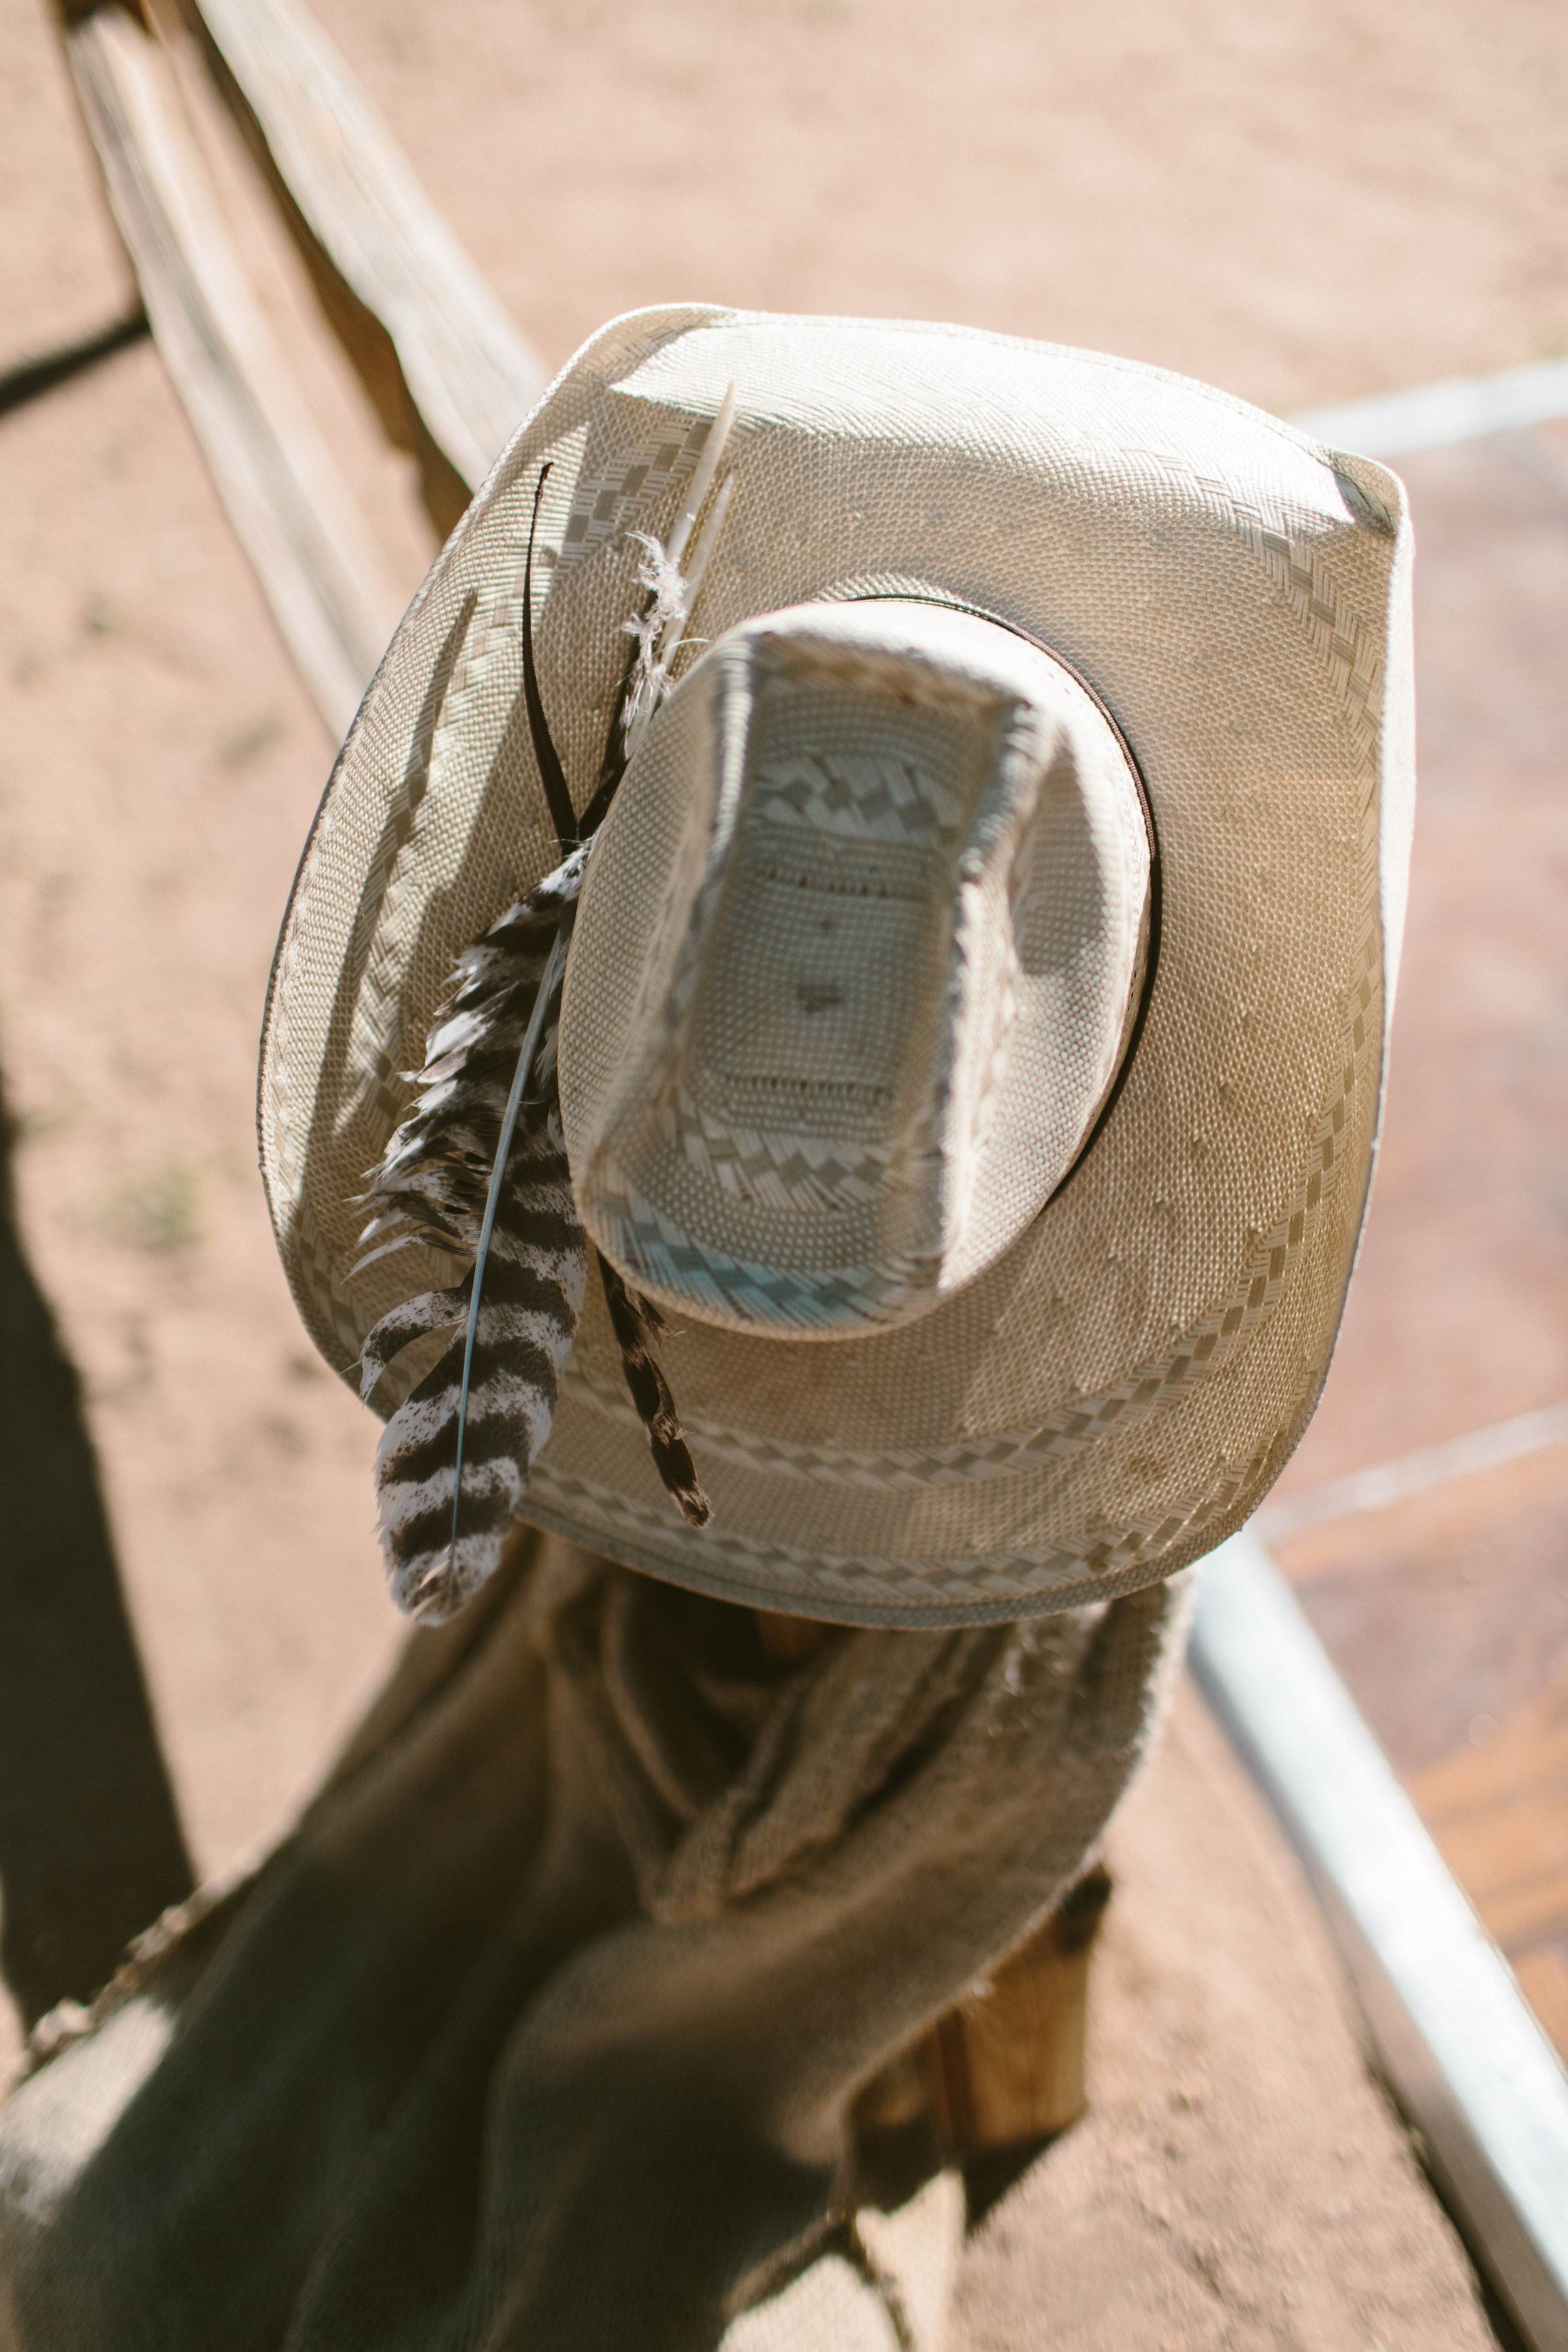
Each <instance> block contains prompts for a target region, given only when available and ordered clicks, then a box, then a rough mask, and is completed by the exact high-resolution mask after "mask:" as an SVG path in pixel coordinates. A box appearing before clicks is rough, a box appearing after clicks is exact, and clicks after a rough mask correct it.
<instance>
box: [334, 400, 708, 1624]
mask: <svg viewBox="0 0 1568 2352" xmlns="http://www.w3.org/2000/svg"><path fill="white" fill-rule="evenodd" d="M734 413H735V392H734V386H733V385H731V387H730V390H729V392H728V393H727V394H726V395H725V398H724V401H723V403H722V404H721V409H720V412H719V415H718V416H717V418H716V419H715V424H714V429H713V431H712V433H711V435H710V445H709V446H708V448H707V449H706V451H705V453H704V457H703V459H702V461H701V463H700V466H699V467H698V471H697V474H696V476H695V478H694V479H693V482H692V484H691V486H690V489H689V494H688V499H687V503H686V505H685V507H684V509H683V510H682V513H681V515H680V517H679V520H678V523H677V526H676V530H674V532H673V533H672V534H671V540H670V545H669V548H668V551H667V550H666V549H664V548H661V547H659V546H658V545H657V544H656V543H655V542H653V541H648V542H647V553H648V563H647V566H646V567H645V568H644V571H643V572H642V575H641V576H642V583H643V586H644V588H645V591H646V602H645V604H644V609H643V612H642V614H640V616H639V617H638V619H637V620H636V621H634V622H632V623H630V624H629V625H628V627H629V631H630V634H631V635H632V637H633V639H634V645H633V648H632V654H631V657H630V659H629V660H628V663H627V666H626V676H625V677H624V679H623V682H622V688H621V694H620V697H619V698H618V701H617V707H616V716H615V719H613V721H612V724H611V728H610V732H609V737H608V740H607V741H606V744H605V759H604V762H603V766H602V769H601V772H600V776H599V780H598V784H597V787H596V789H595V793H594V794H593V797H592V800H591V802H590V804H589V806H588V807H587V808H586V809H585V810H584V814H583V817H582V818H581V819H580V820H579V819H578V818H576V817H575V816H574V813H573V806H572V798H571V793H570V791H569V789H568V786H567V782H566V778H565V775H564V772H563V769H562V765H561V761H560V758H559V755H558V754H557V752H556V750H555V746H554V744H553V742H552V740H551V736H550V729H549V726H548V724H547V722H546V719H545V715H544V708H543V704H542V699H541V697H540V691H539V681H538V676H537V671H536V667H535V663H534V648H533V627H532V588H533V544H534V535H535V533H536V531H537V530H538V524H539V509H540V501H541V499H542V496H543V491H544V485H545V481H546V479H547V478H548V475H549V472H550V468H549V467H548V466H546V467H543V468H542V471H541V473H540V477H539V481H538V485H537V487H536V488H535V491H534V500H533V522H532V526H531V529H530V532H529V540H528V554H527V561H526V564H525V568H524V574H523V596H522V656H523V697H524V700H525V703H526V706H527V710H528V719H529V729H530V732H531V737H532V740H533V748H534V755H535V759H536V761H537V764H538V768H539V773H540V781H541V783H542V788H543V792H544V797H545V801H546V803H547V805H548V807H549V809H550V813H551V817H552V822H553V823H554V825H555V828H556V832H557V835H558V836H559V839H560V842H561V846H562V850H563V853H564V855H563V862H562V864H561V865H560V866H557V867H556V869H555V871H554V872H553V873H552V874H550V875H547V876H546V877H545V878H544V880H543V881H542V882H540V883H538V884H536V885H535V887H533V889H531V891H529V892H528V894H527V896H526V897H525V898H521V899H520V900H519V901H518V903H517V905H516V906H515V907H512V908H510V909H509V911H508V912H507V913H506V914H504V915H503V916H502V917H501V919H500V921H499V922H498V923H496V924H494V925H493V926H492V927H491V929H489V931H488V932H487V933H486V935H485V937H484V938H483V939H482V940H480V941H479V943H478V945H477V946H475V947H471V948H468V949H467V950H465V952H464V953H463V954H462V955H461V956H460V957H459V958H458V970H457V974H456V980H455V985H454V988H453V991H452V993H451V995H450V996H449V998H448V999H447V1003H446V1004H445V1005H444V1006H443V1008H442V1010H441V1013H440V1015H439V1017H438V1019H437V1023H436V1025H435V1027H434V1028H433V1029H432V1030H431V1032H430V1034H429V1036H428V1038H427V1039H426V1053H425V1066H424V1068H423V1070H422V1071H421V1072H420V1073H419V1076H418V1080H417V1084H418V1087H419V1097H418V1100H417V1102H416V1105H415V1108H413V1109H412V1110H411V1111H410V1112H409V1114H408V1116H407V1117H406V1118H405V1119H404V1120H403V1122H402V1124H401V1125H400V1126H399V1127H398V1129H397V1130H396V1132H395V1134H394V1136H393V1137H392V1139H391V1141H390V1142H389V1143H388V1145H387V1148H386V1151H385V1153H384V1157H383V1159H382V1161H381V1164H380V1166H379V1167H378V1168H377V1169H376V1170H375V1171H374V1174H373V1175H372V1177H371V1180H370V1184H369V1188H368V1191H367V1192H366V1194H365V1201H366V1204H367V1205H369V1206H370V1207H372V1208H373V1210H374V1214H373V1216H372V1217H371V1220H370V1222H369V1223H368V1224H367V1225H366V1227H365V1229H364V1232H363V1234H362V1235H361V1242H362V1244H363V1245H364V1246H365V1255H363V1257H362V1258H361V1259H360V1262H359V1263H360V1266H361V1267H362V1268H363V1267H364V1266H366V1265H372V1264H374V1262H375V1260H376V1259H378V1258H381V1257H384V1256H386V1255H390V1254H391V1253H392V1252H393V1251H395V1250H400V1249H404V1248H406V1247H407V1246H408V1245H409V1244H411V1243H414V1242H426V1243H434V1244H436V1245H437V1247H439V1248H441V1249H445V1250H448V1251H451V1252H453V1253H454V1254H456V1255H465V1256H468V1257H469V1258H471V1259H472V1261H473V1263H472V1265H471V1267H470V1270H469V1272H468V1276H467V1277H466V1279H465V1280H464V1281H463V1282H462V1283H461V1284H460V1285H459V1286H458V1287H456V1288H454V1289H442V1290H431V1291H426V1292H425V1293H423V1294H422V1295H421V1296H420V1297H416V1298H410V1299H407V1300H405V1302H404V1304H403V1305H402V1306H400V1307H394V1308H393V1309H392V1310H391V1312H390V1313H389V1314H386V1315H384V1316H383V1317H382V1318H381V1320H380V1321H379V1322H378V1323H377V1324H376V1326H375V1328H374V1330H373V1331H371V1333H370V1334H369V1336H368V1337H367V1339H365V1342H364V1345H363V1349H362V1350H361V1355H360V1370H361V1376H362V1378H361V1387H362V1392H363V1395H365V1396H366V1397H368V1396H370V1394H371V1393H372V1391H374V1388H375V1387H376V1385H377V1383H378V1381H380V1380H381V1379H382V1377H383V1375H384V1372H385V1371H386V1370H387V1368H388V1366H389V1365H390V1364H391V1363H392V1362H393V1360H394V1359H395V1357H397V1356H399V1355H401V1354H402V1352H403V1351H404V1349H405V1348H407V1347H409V1346H410V1345H411V1344H412V1343H413V1342H414V1341H415V1340H416V1339H425V1338H426V1337H428V1336H429V1335H431V1334H433V1333H439V1332H443V1331H446V1332H449V1333H450V1335H451V1336H450V1337H449V1339H448V1340H447V1345H446V1346H445V1347H444V1348H443V1349H442V1351H441V1354H440V1356H439V1358H438V1359H437V1362H436V1363H435V1364H434V1365H433V1367H432V1368H431V1370H429V1371H427V1372H426V1375H425V1377H424V1378H423V1380H421V1381H419V1382H418V1384H417V1386H416V1388H414V1389H413V1390H412V1391H411V1392H410V1393H409V1395H408V1396H407V1397H406V1398H405V1400H404V1402H403V1403H402V1404H401V1405H399V1407H398V1408H397V1410H396V1412H395V1413H394V1414H393V1416H392V1418H391V1420H390V1421H389V1422H388V1423H387V1425H386V1429H385V1433H384V1435H383V1438H382V1442H381V1447H380V1450H379V1452H378V1453H377V1455H376V1486H377V1493H378V1496H379V1502H380V1519H381V1536H382V1544H383V1548H384V1551H385V1554H386V1561H387V1570H388V1573H389V1575H390V1577H391V1580H392V1589H393V1593H394V1596H395V1599H396V1601H398V1603H399V1605H400V1606H401V1607H402V1608H404V1609H405V1610H407V1611H408V1612H410V1614H411V1615H414V1616H416V1617H422V1618H425V1619H426V1620H427V1621H430V1622H438V1621H439V1620H440V1619H442V1618H444V1617H447V1616H449V1615H450V1614H451V1613H452V1612H453V1611H454V1610H455V1609H458V1608H459V1607H460V1606H461V1605H462V1603H463V1601H466V1600H467V1599H468V1595H469V1594H470V1593H471V1592H473V1591H475V1590H476V1589H477V1588H478V1587H479V1585H480V1584H482V1583H483V1582H484V1580H485V1579H486V1578H487V1577H488V1576H489V1574H490V1573H491V1572H492V1570H494V1569H495V1568H496V1567H498V1566H499V1564H500V1558H501V1554H502V1552H503V1551H504V1550H505V1548H506V1544H507V1541H508V1539H509V1538H510V1533H511V1528H512V1524H513V1521H514V1520H515V1518H516V1517H517V1516H518V1513H519V1509H520V1507H521V1502H522V1499H523V1497H524V1496H525V1495H526V1494H527V1491H528V1482H529V1476H530V1474H531V1469H532V1466H533V1464H534V1462H535V1461H536V1460H537V1458H538V1455H539V1454H540V1452H541V1450H542V1447H543V1445H544V1444H545V1442H546V1440H547V1439H548V1437H549V1435H550V1432H551V1427H552V1423H553V1421H554V1417H555V1406H556V1401H557V1399H558V1397H559V1394H560V1389H561V1379H562V1375H563V1372H564V1370H565V1368H566V1363H567V1360H568V1358H569V1357H570V1355H571V1352H572V1346H573V1342H574V1339H575V1338H576V1335H577V1324H578V1320H579V1318H580V1317H581V1315H582V1312H583V1301H584V1292H585V1289H586V1286H587V1267H588V1243H587V1237H586V1235H585V1234H584V1230H583V1224H582V1220H581V1219H580V1217H579V1216H578V1213H577V1207H576V1202H575V1201H574V1197H573V1191H572V1176H571V1170H570V1168H569V1166H568V1164H567V1158H566V1144H565V1138H564V1136H563V1131H562V1126H561V1097H560V1086H559V1076H558V1063H557V1054H558V1038H559V1030H560V1018H561V992H562V984H563V978H564V974H565V962H566V945H567V941H568V940H569V938H570V936H571V929H572V923H573V919H574V914H575V911H576V904H577V898H578V896H579V894H580V892H581V890H582V887H583V876H584V870H585V868H586V866H587V862H588V856H589V852H590V850H591V848H592V846H593V835H595V833H596V831H597V828H598V825H599V824H600V822H601V820H602V819H603V817H604V815H605V811H606V810H607V809H608V807H609V804H610V802H611V800H612V799H613V798H614V796H615V793H616V788H617V787H618V785H619V782H620V780H621V777H622V775H623V773H624V772H625V770H626V764H627V761H628V760H629V758H630V756H631V753H632V751H634V750H635V749H636V747H637V741H638V740H640V737H641V734H642V731H643V730H644V729H645V728H646V727H647V722H648V719H650V718H651V716H652V713H653V711H654V709H656V708H657V706H658V702H659V701H660V700H661V699H662V698H663V696H664V695H665V693H667V692H668V686H669V661H670V657H671V655H672V653H673V650H674V645H675V641H676V639H677V638H678V637H679V631H680V628H681V626H682V625H683V624H684V621H685V618H686V616H687V614H689V611H690V609H691V605H692V603H693V601H694V599H695V597H696V593H697V590H698V588H699V586H700V583H701V578H702V573H703V572H704V570H705V568H706V566H707V563H708V561H709V558H710V555H711V553H712V551H713V547H714V544H715V542H716V541H717V538H718V534H719V531H720V530H721V528H722V524H723V520H724V513H725V509H726V508H727V507H728V504H729V497H730V492H731V489H732V488H733V479H732V478H731V480H729V481H726V482H725V483H724V484H723V485H722V487H721V490H720V492H719V495H718V498H717V499H716V501H715V505H714V509H713V511H712V513H711V514H710V517H709V520H708V523H707V525H706V527H705V529H704V530H703V532H702V534H701V537H700V539H699V541H698V543H697V545H696V547H695V548H694V549H693V550H692V553H691V557H690V560H689V562H688V563H687V565H686V568H685V571H684V572H682V570H681V568H680V558H681V556H682V555H683V554H684V551H685V549H686V545H687V541H688V539H689V536H690V532H691V530H692V528H693V526H694V525H695V522H696V520H697V515H698V512H699V510H700V508H701V505H702V501H703V499H704V497H705V496H706V493H707V488H708V486H709V484H710V482H711V481H712V478H713V473H714V469H715V467H717V465H718V461H719V457H720V455H721V451H722V448H723V446H724V442H725V439H726V438H727V436H728V434H729V431H730V426H731V423H732V421H733V417H734ZM579 835H583V836H584V838H582V839H579ZM514 1119H515V1126H513V1125H512V1121H513V1120H514ZM595 1255H597V1253H595ZM599 1270H600V1275H601V1277H602V1280H603V1284H604V1290H605V1301H606V1304H607V1306H608V1307H609V1313H610V1321H611V1326H612V1328H613V1329H614V1331H615V1335H616V1343H617V1345H618V1347H619V1349H620V1353H621V1364H622V1368H623V1370H624V1371H625V1374H626V1386H627V1389H628V1390H629V1391H630V1394H631V1398H632V1402H633V1403H634V1405H635V1406H636V1408H637V1413H638V1415H639V1417H640V1419H641V1421H642V1423H643V1426H644V1428H645V1429H646V1431H647V1440H648V1445H649V1448H650V1450H651V1452H652V1454H653V1460H654V1466H655V1468H656V1469H657V1471H658V1475H659V1477H660V1479H661V1480H662V1482H663V1484H664V1486H665V1487H666V1489H667V1491H668V1494H669V1495H670V1497H671V1499H672V1500H673V1501H674V1503H675V1505H676V1507H677V1508H678V1509H679V1511H680V1512H681V1514H682V1515H683V1517H685V1518H686V1519H687V1520H689V1523H690V1524H691V1525H692V1526H693V1527H704V1526H706V1524H707V1522H708V1519H709V1517H710V1508H709V1504H708V1498H707V1496H705V1495H704V1494H703V1492H702V1488H701V1486H700V1484H699V1481H698V1477H697V1472H696V1467H695V1465H694V1464H693V1462H692V1459H691V1452H690V1448H689V1446H688V1444H687V1443H686V1436H685V1433H684V1431H683V1430H682V1428H681V1426H680V1420H679V1415H678V1413H677V1412H676V1410H675V1402H674V1399H673V1398H672V1396H671V1395H670V1391H669V1384H668V1381H666V1379H665V1377H664V1374H663V1372H662V1371H661V1370H660V1369H659V1365H658V1359H657V1357H656V1356H655V1354H654V1349H653V1342H654V1338H655V1335H656V1333H657V1332H658V1330H660V1329H661V1328H662V1325H661V1322H660V1318H659V1316H658V1311H657V1309H656V1308H655V1307H653V1306H652V1305H651V1304H650V1303H649V1302H648V1301H647V1300H645V1299H642V1298H639V1297H637V1294H636V1293H635V1292H634V1291H633V1290H631V1289H630V1288H629V1286H627V1284H626V1281H625V1280H624V1279H623V1277H622V1276H621V1275H620V1274H619V1273H617V1272H616V1269H615V1267H613V1266H612V1265H610V1264H609V1262H608V1260H607V1259H605V1258H604V1257H602V1256H601V1257H600V1258H599Z"/></svg>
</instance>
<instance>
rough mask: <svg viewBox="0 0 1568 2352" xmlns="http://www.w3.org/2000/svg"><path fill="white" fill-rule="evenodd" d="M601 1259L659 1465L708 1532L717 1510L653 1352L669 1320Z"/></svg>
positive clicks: (691, 1519)
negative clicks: (705, 1489)
mask: <svg viewBox="0 0 1568 2352" xmlns="http://www.w3.org/2000/svg"><path fill="white" fill-rule="evenodd" d="M595 1256H596V1257H597V1258H598V1260H599V1277H600V1280H601V1281H602V1282H603V1284H604V1286H605V1305H606V1306H607V1307H608V1308H609V1310H610V1327H611V1328H612V1329H613V1331H614V1332H615V1335H616V1345H617V1347H618V1348H619V1349H620V1351H621V1370H623V1371H624V1372H625V1374H626V1387H627V1389H628V1390H629V1391H630V1393H631V1400H632V1402H633V1404H635V1405H636V1407H637V1415H638V1418H639V1419H640V1421H641V1422H642V1425H643V1427H644V1429H645V1430H646V1431H647V1442H648V1449H649V1451H650V1452H651V1454H652V1455H653V1466H654V1468H655V1469H656V1470H657V1471H658V1475H659V1478H660V1481H661V1482H662V1484H663V1486H664V1489H665V1492H666V1493H667V1494H668V1496H669V1498H670V1500H671V1501H672V1502H673V1503H674V1505H675V1507H676V1509H677V1510H678V1511H679V1513H680V1516H681V1517H682V1518H683V1519H685V1520H686V1521H688V1523H689V1525H690V1526H692V1527H694V1528H705V1527H706V1526H707V1524H708V1522H709V1520H710V1518H711V1517H712V1516H713V1509H712V1506H711V1504H710V1502H709V1500H708V1497H707V1496H706V1495H705V1494H704V1493H703V1491H702V1488H701V1486H700V1482H699V1480H698V1476H697V1465H696V1464H695V1463H694V1462H693V1461H692V1459H691V1448H690V1447H689V1445H688V1444H687V1443H686V1432H685V1431H684V1430H683V1429H682V1427H681V1425H680V1415H679V1413H678V1412H676V1410H675V1399H674V1398H673V1397H672V1396H671V1394H670V1392H669V1382H668V1381H667V1380H666V1379H665V1377H664V1374H663V1372H662V1370H660V1369H659V1362H658V1357H657V1356H656V1355H655V1354H654V1352H653V1339H654V1334H655V1333H656V1332H658V1331H662V1329H663V1328H664V1318H663V1317H662V1316H661V1315H660V1313H659V1311H658V1307H655V1306H654V1304H653V1302H652V1300H651V1299H647V1298H641V1297H638V1296H637V1292H636V1291H634V1290H632V1289H631V1288H630V1287H629V1286H628V1285H627V1283H626V1281H625V1279H624V1278H623V1276H621V1275H620V1274H619V1273H618V1272H617V1271H616V1268H615V1267H614V1266H613V1265H611V1264H610V1261H609V1259H608V1258H607V1257H605V1256H604V1255H603V1254H602V1253H601V1252H599V1251H597V1250H596V1251H595Z"/></svg>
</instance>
